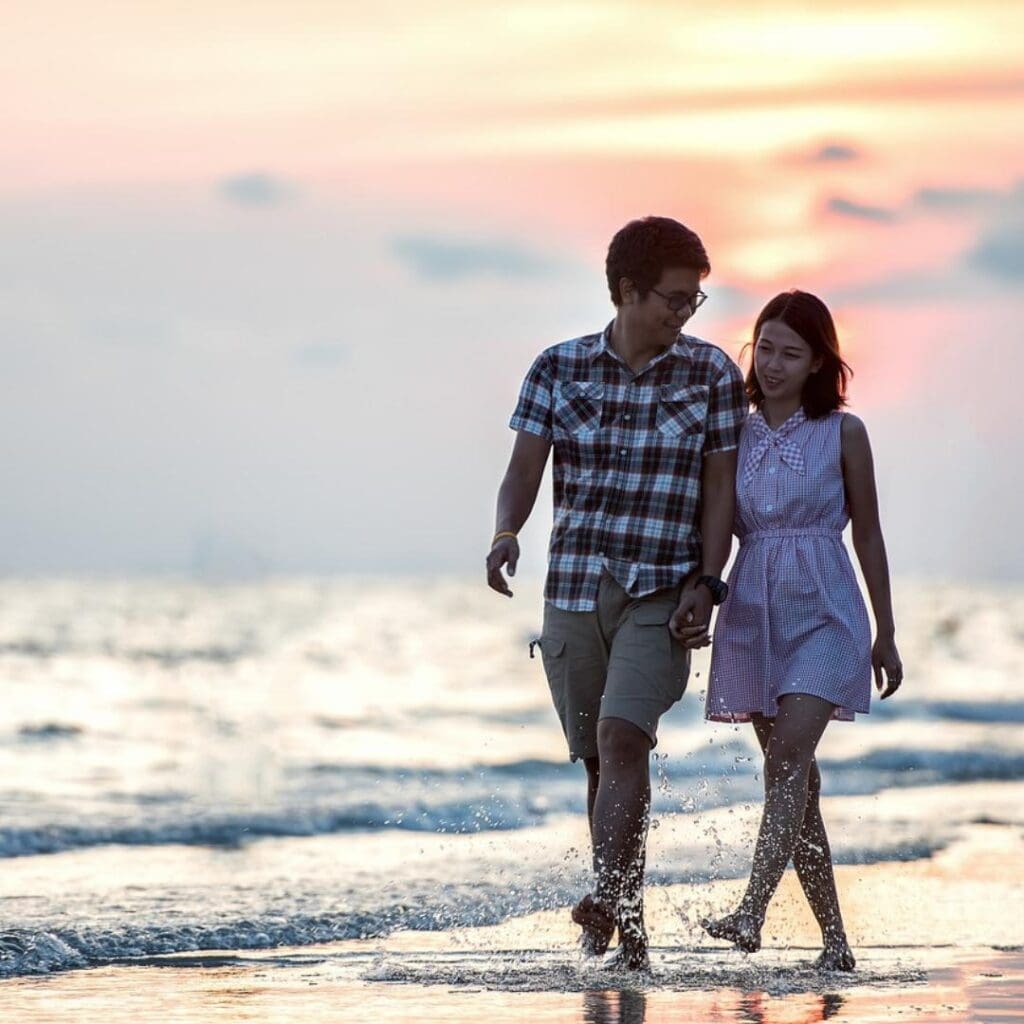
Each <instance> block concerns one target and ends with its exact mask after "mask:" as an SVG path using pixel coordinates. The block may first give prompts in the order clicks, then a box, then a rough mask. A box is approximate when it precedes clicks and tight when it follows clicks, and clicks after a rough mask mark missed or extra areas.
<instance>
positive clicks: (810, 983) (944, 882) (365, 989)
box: [0, 823, 1024, 1024]
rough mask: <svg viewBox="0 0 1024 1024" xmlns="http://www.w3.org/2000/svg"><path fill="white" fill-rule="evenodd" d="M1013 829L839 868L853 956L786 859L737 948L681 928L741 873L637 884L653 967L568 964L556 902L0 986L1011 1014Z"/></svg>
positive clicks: (294, 1010)
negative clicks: (495, 920)
mask: <svg viewBox="0 0 1024 1024" xmlns="http://www.w3.org/2000/svg"><path fill="white" fill-rule="evenodd" d="M1022 859H1024V834H1022V831H1021V829H1020V827H1019V826H1017V825H1009V824H981V823H978V824H972V825H970V826H968V827H967V828H966V829H965V831H964V834H963V835H962V836H961V837H960V838H958V839H957V840H956V841H954V842H953V843H952V844H950V845H949V846H948V847H946V848H945V849H943V850H941V851H939V852H938V853H936V854H935V855H934V856H933V857H931V858H928V859H924V860H917V861H907V862H896V861H889V862H879V863H875V864H868V865H840V866H838V867H837V869H836V875H837V884H838V886H839V890H840V897H841V900H842V902H843V909H844V915H845V917H846V923H847V931H848V933H849V935H850V940H851V944H852V945H853V947H854V951H855V953H856V954H857V957H858V967H857V970H856V971H855V972H853V973H852V974H839V973H835V972H818V971H815V970H813V969H812V968H811V967H810V963H811V961H812V960H813V958H814V956H815V955H816V954H817V951H818V948H819V944H818V942H817V941H816V939H817V934H816V928H815V926H814V922H813V919H812V918H811V916H810V912H809V910H808V909H807V907H806V904H805V903H804V901H803V899H802V894H801V893H800V892H799V888H798V885H797V883H796V879H795V876H794V875H793V872H792V871H789V872H787V874H786V876H785V878H784V880H783V885H782V886H781V887H780V890H779V893H778V895H777V896H776V898H775V900H774V901H773V903H772V906H771V908H770V909H769V914H768V918H767V920H766V923H765V929H764V938H765V946H764V948H763V949H762V950H761V952H760V953H758V954H755V955H752V956H749V957H748V956H745V955H743V954H740V953H737V952H734V951H732V950H729V949H728V948H727V947H726V946H724V945H716V944H714V943H713V942H712V941H711V940H709V939H708V938H707V936H706V935H704V933H703V932H702V931H701V930H700V929H699V925H697V923H696V921H697V919H698V918H699V917H700V916H702V915H703V914H704V913H705V912H706V911H707V910H709V909H714V910H719V909H723V908H725V907H728V906H729V905H730V904H731V902H732V901H734V900H735V899H736V898H737V896H738V893H739V891H741V889H742V885H743V882H742V880H735V879H734V880H728V881H714V882H706V883H699V884H695V885H671V886H655V887H651V888H650V889H649V890H648V892H649V895H648V916H649V919H650V925H651V936H652V966H653V976H652V977H651V978H650V979H646V980H645V979H637V978H636V977H634V976H628V975H627V976H623V975H621V974H620V975H616V974H615V973H613V972H609V971H607V970H603V969H602V968H600V967H599V966H597V965H594V964H589V965H588V964H583V963H581V962H580V960H579V958H578V956H577V955H576V953H575V938H576V929H575V928H573V926H572V925H571V923H570V922H569V918H568V911H567V909H564V908H563V909H560V910H557V911H542V912H539V913H535V914H531V915H528V916H526V917H521V918H514V919H512V920H509V921H506V922H504V923H502V924H499V925H493V926H487V927H479V928H458V929H454V930H450V931H444V932H412V931H404V932H396V933H394V934H392V935H390V936H388V937H386V938H383V939H354V940H348V941H343V942H334V943H329V944H326V945H321V946H310V947H282V948H278V949H271V950H265V951H245V952H239V951H232V950H222V951H205V952H200V953H195V952H192V953H175V954H168V955H165V956H155V957H154V956H150V957H143V958H139V959H137V960H132V961H120V962H118V963H108V964H105V965H99V966H93V967H90V968H85V969H79V970H74V971H68V972H64V973H61V974H54V975H47V976H36V977H21V978H13V979H8V980H6V981H3V982H0V1007H2V1009H3V1012H4V1019H5V1021H7V1022H11V1024H18V1022H21V1021H29V1020H31V1021H33V1022H37V1024H46V1022H49V1021H54V1022H56V1021H66V1020H68V1019H91V1018H93V1017H102V1018H103V1019H104V1020H105V1021H106V1022H107V1024H119V1022H121V1021H125V1022H127V1021H129V1020H131V1021H137V1020H139V1019H144V1020H149V1019H153V1020H157V1019H159V1020H166V1021H182V1022H191V1021H196V1022H198V1021H213V1022H220V1021H242V1020H246V1021H248V1020H291V1019H296V1018H298V1017H300V1016H311V1017H313V1018H315V1019H317V1020H321V1021H350V1020H362V1019H374V1020H394V1021H399V1020H414V1019H415V1020H437V1021H465V1022H468V1021H478V1020H485V1019H487V1020H494V1021H504V1020H508V1021H513V1020H518V1021H521V1020H523V1019H531V1020H533V1021H536V1022H538V1024H539V1022H541V1021H559V1022H562V1021H565V1022H569V1021H573V1022H575V1021H584V1022H611V1021H617V1022H627V1021H629V1022H637V1024H639V1022H640V1021H649V1022H652V1024H653V1022H657V1021H662V1020H665V1021H667V1020H670V1019H671V1020H675V1019H680V1018H685V1017H687V1016H688V1017H690V1018H692V1019H694V1020H701V1021H704V1020H707V1021H723V1022H725V1021H728V1022H733V1021H735V1022H750V1021H753V1022H758V1024H761V1022H763V1024H769V1022H776V1021H777V1022H780V1024H782V1022H790V1021H797V1020H799V1021H818V1020H834V1021H837V1022H841V1021H850V1022H853V1021H857V1022H858V1024H864V1022H870V1021H873V1020H878V1021H883V1020H886V1021H888V1020H892V1019H894V1018H898V1019H901V1020H907V1021H914V1022H928V1024H939V1022H942V1024H945V1022H954V1021H956V1022H961V1021H963V1022H968V1021H986V1022H988V1021H997V1020H998V1021H1003V1020H1005V1021H1010V1020H1013V1019H1020V1017H1021V1016H1024V890H1022V887H1021V886H1020V885H1019V884H1017V882H1016V877H1017V874H1018V873H1019V864H1020V863H1021V862H1022Z"/></svg>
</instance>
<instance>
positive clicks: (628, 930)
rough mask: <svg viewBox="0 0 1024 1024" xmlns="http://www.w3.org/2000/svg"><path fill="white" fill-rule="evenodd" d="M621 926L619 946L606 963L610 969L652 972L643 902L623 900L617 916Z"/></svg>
mask: <svg viewBox="0 0 1024 1024" xmlns="http://www.w3.org/2000/svg"><path fill="white" fill-rule="evenodd" d="M616 921H617V923H618V926H619V948H618V949H617V950H616V951H615V953H614V954H613V955H612V956H611V957H609V959H608V962H607V963H606V964H605V966H606V967H608V968H609V969H610V970H619V971H641V972H644V973H650V970H651V961H650V957H649V956H648V955H647V946H648V942H647V929H646V928H645V927H644V915H643V909H642V904H641V903H640V902H639V901H637V902H626V901H623V902H622V903H621V904H620V905H619V912H618V914H617V916H616Z"/></svg>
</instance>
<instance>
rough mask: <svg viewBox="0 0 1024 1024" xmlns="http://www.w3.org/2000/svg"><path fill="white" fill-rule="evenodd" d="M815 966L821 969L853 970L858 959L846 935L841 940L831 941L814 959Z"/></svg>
mask: <svg viewBox="0 0 1024 1024" xmlns="http://www.w3.org/2000/svg"><path fill="white" fill-rule="evenodd" d="M814 966H815V967H817V968H818V970H819V971H852V970H853V969H854V967H856V966H857V961H856V959H855V958H854V955H853V950H852V949H850V946H849V943H848V942H847V941H846V937H845V936H844V937H843V938H842V939H841V940H837V941H835V942H830V943H829V944H828V945H827V946H826V947H825V948H824V949H823V950H822V951H821V955H820V956H819V957H818V959H817V960H815V961H814Z"/></svg>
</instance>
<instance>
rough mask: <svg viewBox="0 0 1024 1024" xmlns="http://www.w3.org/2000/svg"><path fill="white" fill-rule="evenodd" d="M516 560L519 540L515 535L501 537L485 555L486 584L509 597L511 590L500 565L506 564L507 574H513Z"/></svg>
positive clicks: (517, 558) (517, 560) (517, 559)
mask: <svg viewBox="0 0 1024 1024" xmlns="http://www.w3.org/2000/svg"><path fill="white" fill-rule="evenodd" d="M518 562H519V541H517V540H516V539H515V537H502V538H501V540H499V541H498V542H497V543H496V544H495V545H494V547H492V548H491V550H490V554H488V556H487V562H486V564H487V586H489V587H490V588H491V590H496V591H497V592H498V593H499V594H504V595H505V596H506V597H511V596H512V591H511V590H509V589H508V583H506V582H505V577H504V576H503V575H502V573H501V567H502V566H503V565H508V574H509V576H515V574H516V565H517V563H518Z"/></svg>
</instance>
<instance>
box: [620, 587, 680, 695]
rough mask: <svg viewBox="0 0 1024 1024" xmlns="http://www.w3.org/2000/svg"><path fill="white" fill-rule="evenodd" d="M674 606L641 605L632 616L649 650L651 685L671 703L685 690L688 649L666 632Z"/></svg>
mask: <svg viewBox="0 0 1024 1024" xmlns="http://www.w3.org/2000/svg"><path fill="white" fill-rule="evenodd" d="M674 611H675V605H668V604H663V603H660V602H659V603H658V604H641V605H640V607H639V608H637V610H636V612H635V613H634V615H633V622H634V623H635V624H636V626H637V627H638V628H637V632H638V634H639V636H640V638H641V641H642V642H643V645H644V648H645V649H646V651H648V652H650V653H649V658H650V662H649V666H650V671H651V674H652V676H653V678H654V680H655V685H656V686H657V687H658V689H659V690H660V691H661V692H662V693H663V694H664V695H665V697H666V698H667V699H669V700H671V701H672V702H673V703H675V701H677V700H679V699H680V698H681V697H682V696H683V694H684V693H685V692H686V683H687V680H688V679H689V677H690V652H689V651H688V650H687V649H686V648H685V647H684V646H683V645H682V644H681V643H680V642H679V641H678V640H676V638H675V637H674V636H672V634H671V633H670V632H669V631H668V621H669V619H670V618H672V613H673V612H674Z"/></svg>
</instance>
